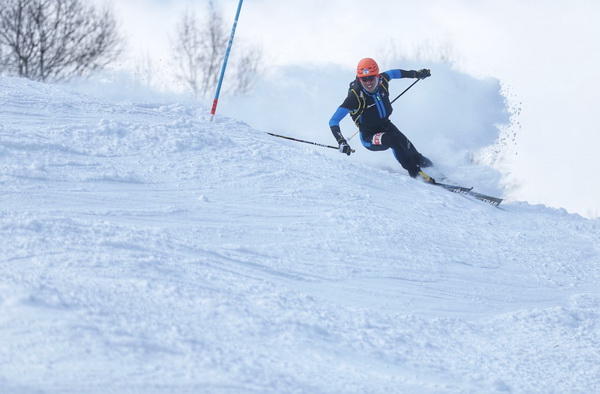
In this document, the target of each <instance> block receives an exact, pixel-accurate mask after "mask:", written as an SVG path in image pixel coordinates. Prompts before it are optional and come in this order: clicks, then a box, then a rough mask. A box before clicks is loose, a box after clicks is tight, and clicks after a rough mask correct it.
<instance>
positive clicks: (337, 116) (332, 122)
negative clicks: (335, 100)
mask: <svg viewBox="0 0 600 394" xmlns="http://www.w3.org/2000/svg"><path fill="white" fill-rule="evenodd" d="M349 113H350V110H349V109H348V108H344V107H338V109H337V110H336V111H335V113H334V114H333V116H332V117H331V119H329V127H331V126H339V125H340V122H341V121H342V119H344V118H345V117H346V115H348V114H349Z"/></svg>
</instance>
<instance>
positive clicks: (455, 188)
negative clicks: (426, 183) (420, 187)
mask: <svg viewBox="0 0 600 394" xmlns="http://www.w3.org/2000/svg"><path fill="white" fill-rule="evenodd" d="M433 185H437V186H440V187H443V188H444V189H446V190H449V191H451V192H453V193H458V194H469V192H470V191H471V190H472V189H473V188H472V187H464V186H455V185H448V184H446V183H439V182H436V183H434V184H433Z"/></svg>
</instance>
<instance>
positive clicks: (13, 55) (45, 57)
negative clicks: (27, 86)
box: [0, 0, 120, 81]
mask: <svg viewBox="0 0 600 394" xmlns="http://www.w3.org/2000/svg"><path fill="white" fill-rule="evenodd" d="M119 53H120V45H119V36H118V34H117V23H116V19H115V18H114V16H113V15H112V13H111V12H110V10H109V9H108V8H106V9H104V10H102V11H99V12H98V11H96V9H95V8H94V7H92V6H89V5H84V3H83V1H82V0H0V55H1V56H0V65H1V66H2V69H3V71H4V72H5V73H7V74H9V75H15V76H19V77H25V78H29V79H33V80H37V81H59V80H65V79H69V78H70V77H73V76H76V75H85V74H88V73H90V72H92V71H94V70H96V69H98V68H102V67H104V66H105V65H107V64H108V63H110V62H111V61H113V60H115V59H116V58H117V56H118V55H119Z"/></svg>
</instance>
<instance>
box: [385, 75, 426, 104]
mask: <svg viewBox="0 0 600 394" xmlns="http://www.w3.org/2000/svg"><path fill="white" fill-rule="evenodd" d="M419 81H420V79H417V80H416V81H415V82H413V83H412V84H411V85H410V86H409V87H407V88H406V89H404V92H402V93H400V94H399V95H398V97H396V98H395V99H393V100H392V102H391V103H390V104H394V101H396V100H398V99H399V98H400V96H402V95H403V94H404V93H406V92H408V89H410V88H412V87H413V86H415V84H416V83H417V82H419Z"/></svg>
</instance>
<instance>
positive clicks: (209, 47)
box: [174, 0, 262, 97]
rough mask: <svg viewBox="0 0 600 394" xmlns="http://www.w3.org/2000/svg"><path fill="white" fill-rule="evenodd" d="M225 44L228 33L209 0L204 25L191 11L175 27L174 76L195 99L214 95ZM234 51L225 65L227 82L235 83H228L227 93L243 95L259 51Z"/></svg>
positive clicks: (259, 54)
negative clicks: (228, 91)
mask: <svg viewBox="0 0 600 394" xmlns="http://www.w3.org/2000/svg"><path fill="white" fill-rule="evenodd" d="M228 41H229V34H228V32H227V28H226V26H225V23H224V20H223V16H222V15H221V13H220V12H219V11H218V10H217V9H216V7H215V5H214V2H213V1H212V0H210V1H209V12H208V18H207V22H206V23H205V24H204V25H202V24H201V22H200V21H199V19H198V18H197V17H196V15H194V14H193V13H192V12H189V11H188V12H186V13H185V14H184V15H183V17H182V19H181V22H180V24H179V25H178V31H177V41H176V43H175V45H174V49H175V51H174V57H175V62H176V63H177V66H178V71H177V77H178V78H179V79H180V80H181V81H183V82H184V83H185V84H186V86H187V87H188V88H190V89H191V90H192V92H193V93H194V96H195V97H200V96H205V95H206V94H210V93H211V92H214V90H215V88H216V86H217V83H218V80H219V75H220V71H221V67H222V62H223V59H224V58H225V52H226V50H227V43H228ZM237 48H238V49H237V50H236V51H234V52H233V53H232V61H231V64H230V65H229V66H228V72H229V73H230V75H231V78H230V79H233V80H234V81H235V82H234V83H232V84H229V86H230V88H229V89H228V90H230V91H234V92H241V93H243V92H247V91H248V90H249V89H250V87H251V85H252V77H253V76H254V74H256V69H257V67H258V63H259V61H260V59H261V56H262V51H261V50H260V49H259V48H256V47H254V48H251V49H249V50H246V51H240V49H239V45H238V47H237ZM234 54H239V55H234ZM226 90H227V89H226Z"/></svg>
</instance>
